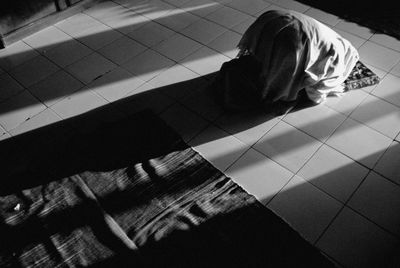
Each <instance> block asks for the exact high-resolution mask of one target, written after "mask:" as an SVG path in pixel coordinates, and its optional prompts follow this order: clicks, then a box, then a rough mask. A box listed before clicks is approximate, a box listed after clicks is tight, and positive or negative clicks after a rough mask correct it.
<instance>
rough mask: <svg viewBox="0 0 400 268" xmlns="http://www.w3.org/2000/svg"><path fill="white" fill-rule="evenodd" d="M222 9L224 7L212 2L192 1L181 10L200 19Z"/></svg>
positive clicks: (205, 0) (203, 0)
mask: <svg viewBox="0 0 400 268" xmlns="http://www.w3.org/2000/svg"><path fill="white" fill-rule="evenodd" d="M221 7H223V5H221V4H219V3H217V2H215V1H212V0H191V1H188V2H186V3H185V4H183V5H182V7H181V8H182V9H183V10H185V11H187V12H190V13H193V14H195V15H197V16H199V17H205V16H207V15H208V14H210V13H212V12H214V11H216V10H217V9H219V8H221Z"/></svg>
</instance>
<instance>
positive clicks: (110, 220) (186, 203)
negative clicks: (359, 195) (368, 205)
mask: <svg viewBox="0 0 400 268" xmlns="http://www.w3.org/2000/svg"><path fill="white" fill-rule="evenodd" d="M50 130H51V131H50V132H48V131H47V130H40V132H39V133H38V136H37V137H39V138H37V137H31V136H30V135H31V134H29V133H28V134H27V135H26V139H25V140H26V142H25V143H24V142H22V141H21V140H18V137H17V142H18V144H19V146H22V147H23V148H24V149H25V150H26V155H31V156H32V159H31V160H30V161H33V162H29V161H27V162H24V160H23V159H22V160H21V159H19V158H18V157H14V156H12V154H13V149H15V148H17V144H16V143H15V142H14V140H13V139H9V140H7V141H6V142H1V143H0V152H1V155H0V160H2V161H4V162H2V163H5V164H6V165H5V166H4V171H3V175H4V176H2V187H1V188H0V236H1V242H0V266H1V267H82V266H85V267H110V266H113V267H334V266H333V264H332V263H331V262H330V261H329V260H328V258H327V257H325V256H324V255H323V254H322V253H321V252H320V251H319V250H318V249H317V248H315V247H314V246H312V245H311V244H310V243H308V242H307V241H306V240H305V239H304V238H303V237H302V236H300V235H299V233H297V232H296V231H295V230H294V229H292V228H291V227H290V226H289V225H288V224H287V223H286V222H285V221H283V220H282V219H281V218H280V217H278V216H277V215H276V214H274V213H273V212H272V211H271V210H269V209H267V208H266V207H265V206H263V205H262V204H261V203H260V202H258V201H257V200H256V199H255V198H254V197H253V196H252V195H250V194H248V193H247V192H246V191H244V190H243V189H242V188H241V187H240V186H239V185H237V184H236V183H234V182H233V181H232V180H231V179H230V178H229V177H227V176H225V175H224V174H223V173H222V172H220V171H219V170H218V169H216V168H215V167H214V166H213V165H212V164H210V163H209V162H208V161H207V160H205V159H204V158H203V157H202V156H201V155H200V154H199V153H197V152H196V151H194V150H193V149H192V148H190V147H189V146H188V145H187V144H185V143H184V142H183V140H182V139H181V138H180V137H179V136H178V135H177V134H176V133H175V132H174V131H172V130H171V129H170V128H169V127H168V126H167V125H166V124H165V123H164V122H163V121H162V120H161V119H159V118H158V117H157V116H156V115H154V114H153V113H151V112H149V111H143V112H140V113H137V114H135V115H133V116H130V117H128V118H125V119H123V120H120V121H118V122H116V123H115V122H114V123H108V124H105V125H103V126H101V127H99V128H96V129H95V130H93V131H89V132H87V133H81V134H77V133H76V132H73V133H65V134H61V133H58V134H57V132H56V131H55V130H54V129H50ZM46 131H47V132H46ZM49 135H52V138H49V137H50V136H49ZM21 144H22V145H21ZM34 148H36V149H34ZM20 149H21V148H20ZM32 150H33V151H32ZM35 150H36V151H35ZM20 152H23V151H22V150H21V151H20ZM14 154H15V152H14ZM21 155H23V154H21ZM26 155H25V156H23V157H26ZM35 159H36V160H35ZM18 163H25V164H20V166H18ZM32 163H33V164H32Z"/></svg>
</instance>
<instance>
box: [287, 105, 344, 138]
mask: <svg viewBox="0 0 400 268" xmlns="http://www.w3.org/2000/svg"><path fill="white" fill-rule="evenodd" d="M345 119H346V117H345V116H344V115H343V114H341V113H339V112H336V111H335V110H333V109H331V108H329V107H327V106H326V105H316V106H313V107H309V108H306V109H302V110H298V111H295V112H292V113H289V114H287V115H286V116H285V117H284V118H283V120H284V121H285V122H286V123H289V124H291V125H292V126H294V127H296V128H298V129H301V130H302V131H304V132H306V133H307V134H309V135H311V136H313V137H314V138H316V139H318V140H320V141H325V140H327V139H328V137H329V136H330V135H331V134H332V133H333V131H335V129H336V128H337V127H338V126H339V125H340V124H341V123H342V122H343V121H344V120H345Z"/></svg>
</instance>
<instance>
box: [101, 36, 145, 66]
mask: <svg viewBox="0 0 400 268" xmlns="http://www.w3.org/2000/svg"><path fill="white" fill-rule="evenodd" d="M146 49H147V47H146V46H144V45H142V44H140V43H138V42H136V41H134V40H132V39H130V38H128V37H126V36H123V37H121V38H119V39H117V40H115V41H114V42H112V43H110V44H108V45H106V46H104V47H102V48H101V49H99V50H98V52H99V53H100V54H101V55H103V56H104V57H106V58H107V59H109V60H111V61H112V62H114V63H116V64H118V65H121V64H122V63H124V62H126V61H128V60H129V59H131V58H133V57H135V56H137V55H139V54H140V53H142V52H143V51H145V50H146Z"/></svg>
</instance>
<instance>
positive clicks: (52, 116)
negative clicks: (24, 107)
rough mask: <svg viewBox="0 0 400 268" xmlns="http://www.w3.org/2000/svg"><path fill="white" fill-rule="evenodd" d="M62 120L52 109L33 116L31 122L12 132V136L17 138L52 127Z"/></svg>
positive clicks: (24, 123) (28, 121)
mask: <svg viewBox="0 0 400 268" xmlns="http://www.w3.org/2000/svg"><path fill="white" fill-rule="evenodd" d="M60 120H61V118H60V117H59V116H58V115H57V114H56V113H54V112H53V111H52V110H50V109H46V110H44V111H42V112H40V113H39V114H37V115H35V116H33V117H32V118H30V119H29V120H27V121H25V122H23V123H22V124H20V125H19V126H18V127H16V128H14V129H12V130H10V134H11V135H13V136H15V135H19V134H22V133H25V132H28V131H31V130H34V129H37V128H40V127H44V126H47V125H51V124H53V123H55V122H58V121H60Z"/></svg>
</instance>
